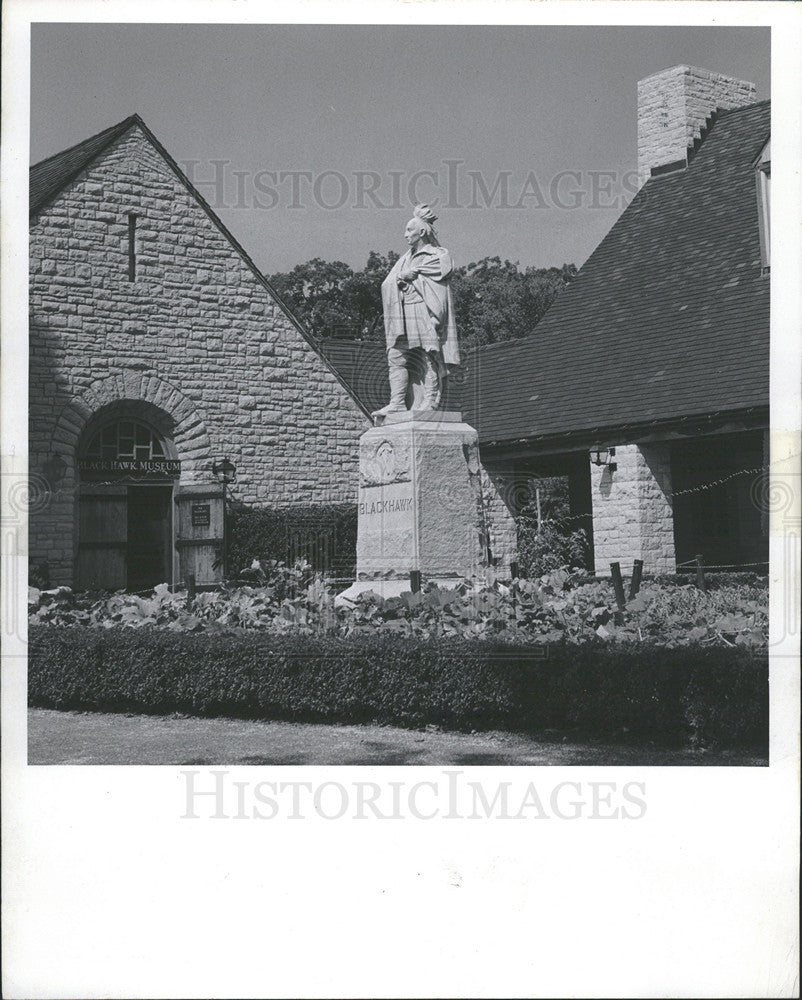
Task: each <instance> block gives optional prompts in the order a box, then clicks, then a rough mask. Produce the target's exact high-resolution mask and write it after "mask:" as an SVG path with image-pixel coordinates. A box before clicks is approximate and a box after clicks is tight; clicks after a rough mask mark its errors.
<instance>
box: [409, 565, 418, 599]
mask: <svg viewBox="0 0 802 1000" xmlns="http://www.w3.org/2000/svg"><path fill="white" fill-rule="evenodd" d="M409 586H410V588H411V590H412V593H413V594H417V593H418V592H419V591H420V570H419V569H411V570H410V571H409Z"/></svg>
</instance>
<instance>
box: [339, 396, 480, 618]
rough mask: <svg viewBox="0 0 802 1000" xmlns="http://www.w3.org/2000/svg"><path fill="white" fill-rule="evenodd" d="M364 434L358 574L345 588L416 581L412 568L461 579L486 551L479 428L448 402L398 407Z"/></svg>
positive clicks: (392, 589) (387, 588) (389, 588)
mask: <svg viewBox="0 0 802 1000" xmlns="http://www.w3.org/2000/svg"><path fill="white" fill-rule="evenodd" d="M379 420H381V421H382V423H381V425H380V426H376V427H372V428H371V429H370V430H368V431H365V433H364V434H363V435H362V437H361V438H360V440H359V498H358V503H359V520H358V533H357V553H356V558H357V578H356V582H355V583H354V584H353V585H352V586H351V587H349V588H348V589H347V590H346V591H343V593H342V594H340V595H339V597H338V601H339V602H347V601H353V600H355V599H356V597H357V596H358V595H359V594H360V593H363V592H364V591H367V590H372V591H374V592H375V593H378V594H381V595H382V596H383V597H389V596H396V595H398V594H400V593H402V592H403V591H408V590H409V589H410V579H409V574H410V571H411V570H419V571H420V573H421V577H422V580H423V581H424V582H426V581H429V580H434V581H436V582H437V583H438V584H440V585H441V586H449V585H450V586H453V585H454V584H455V583H457V582H458V581H459V580H460V579H462V578H463V577H468V576H472V575H474V574H475V573H476V572H477V570H478V569H479V568H480V566H481V565H482V560H483V557H484V551H483V546H482V539H481V534H480V532H481V520H480V505H479V495H480V489H481V484H480V465H479V448H478V435H477V433H476V431H475V430H474V429H473V427H470V426H469V425H468V424H466V423H464V422H463V421H462V415H461V414H460V413H458V412H454V411H448V410H430V411H412V410H408V411H403V412H399V413H390V414H388V415H387V416H386V417H384V418H381V417H379V418H377V422H378V421H379Z"/></svg>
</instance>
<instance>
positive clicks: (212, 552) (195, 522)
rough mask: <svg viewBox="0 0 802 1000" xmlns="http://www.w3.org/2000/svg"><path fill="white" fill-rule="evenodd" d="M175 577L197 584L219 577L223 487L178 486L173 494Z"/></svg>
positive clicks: (221, 569)
mask: <svg viewBox="0 0 802 1000" xmlns="http://www.w3.org/2000/svg"><path fill="white" fill-rule="evenodd" d="M175 504H176V518H177V530H176V540H175V544H176V548H177V549H178V566H179V581H180V582H181V583H187V582H188V579H189V577H190V576H194V577H195V583H196V584H197V586H199V587H204V586H210V585H212V584H215V583H219V582H220V581H221V580H222V579H223V546H224V540H223V489H222V487H221V486H213V485H211V486H179V487H178V490H177V491H176V495H175Z"/></svg>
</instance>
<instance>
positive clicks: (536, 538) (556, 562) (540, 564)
mask: <svg viewBox="0 0 802 1000" xmlns="http://www.w3.org/2000/svg"><path fill="white" fill-rule="evenodd" d="M526 495H527V497H528V499H527V502H525V503H524V504H523V506H522V507H521V509H520V511H519V513H518V515H517V517H516V522H517V526H518V567H519V571H520V573H521V575H522V576H524V577H529V578H534V577H539V576H542V575H543V574H544V573H550V572H552V570H555V569H559V568H560V567H563V566H566V567H569V568H572V569H575V568H579V569H586V568H587V567H588V565H589V559H590V544H589V542H588V535H587V531H586V530H585V529H584V528H572V525H574V524H575V523H576V522H575V520H574V519H573V518H572V517H571V510H570V503H569V488H568V479H567V477H565V476H547V477H533V478H532V480H531V481H530V483H529V485H528V489H527V490H526ZM538 497H539V499H540V503H539V504H538Z"/></svg>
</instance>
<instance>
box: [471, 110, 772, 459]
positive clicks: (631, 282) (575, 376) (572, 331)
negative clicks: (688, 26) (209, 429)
mask: <svg viewBox="0 0 802 1000" xmlns="http://www.w3.org/2000/svg"><path fill="white" fill-rule="evenodd" d="M769 131H770V105H769V102H768V101H763V102H761V103H759V104H753V105H750V106H749V107H746V108H742V109H739V110H735V111H729V112H720V113H719V115H718V116H717V118H716V120H715V122H714V124H713V125H712V127H711V128H710V131H709V132H708V134H707V136H706V138H705V139H704V142H703V143H702V145H701V146H700V147H699V149H698V152H697V153H696V155H695V156H694V157H693V159H692V160H691V162H690V164H689V165H688V166H687V167H686V168H685V169H682V170H677V171H676V172H674V173H668V174H665V175H662V176H659V177H653V178H652V179H650V180H649V181H648V182H647V183H646V184H645V185H644V186H643V188H642V189H641V190H640V191H639V192H638V194H637V195H636V196H635V198H634V199H633V200H632V202H631V203H630V205H629V206H628V207H627V209H626V210H625V211H624V212H623V214H622V215H621V217H620V218H619V219H618V221H617V222H616V223H615V225H614V226H613V228H612V229H611V230H610V232H609V233H608V235H607V236H606V237H605V239H604V240H603V241H602V242H601V244H600V245H599V247H598V248H597V249H596V251H595V252H594V253H593V254H592V255H591V257H590V258H589V259H588V261H587V263H586V264H585V266H584V267H583V268H582V269H581V271H580V272H579V274H578V276H577V277H576V278H575V279H574V280H573V281H572V282H571V284H570V285H569V286H568V287H567V288H566V289H565V290H564V291H563V292H561V294H560V296H559V297H558V298H557V300H556V301H555V303H554V305H553V306H552V307H551V309H550V310H549V312H548V313H547V314H546V315H545V316H544V318H543V319H542V320H541V321H540V323H539V324H538V326H537V327H536V329H535V330H534V331H533V332H532V334H531V335H530V336H528V337H527V338H525V339H523V340H519V341H513V342H506V343H502V344H496V345H491V346H489V347H486V348H482V349H480V350H478V351H475V352H473V353H472V355H469V358H468V364H467V369H468V370H467V385H466V389H467V392H466V395H465V399H464V404H463V409H464V413H465V418H466V419H467V420H468V421H469V422H470V423H472V424H473V425H474V426H475V427H476V428H477V429H478V431H479V437H480V441H482V442H483V443H485V444H490V443H499V444H501V443H508V442H511V441H522V440H526V441H532V440H536V439H549V438H555V439H556V438H558V437H564V436H566V435H579V434H593V433H600V432H602V431H605V432H610V433H613V432H614V431H615V429H621V428H625V427H636V426H643V425H648V424H657V423H660V422H664V421H670V420H675V419H679V418H686V419H687V418H691V417H701V416H705V415H709V414H714V413H722V412H734V411H744V410H750V409H752V408H760V407H766V406H768V402H769V281H768V278H767V277H766V276H765V275H762V273H761V270H762V269H761V257H760V241H759V234H758V208H757V197H756V187H755V185H756V177H755V161H756V159H757V157H758V155H759V153H760V152H761V150H762V148H763V146H764V145H765V143H766V142H767V140H768V139H769Z"/></svg>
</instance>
